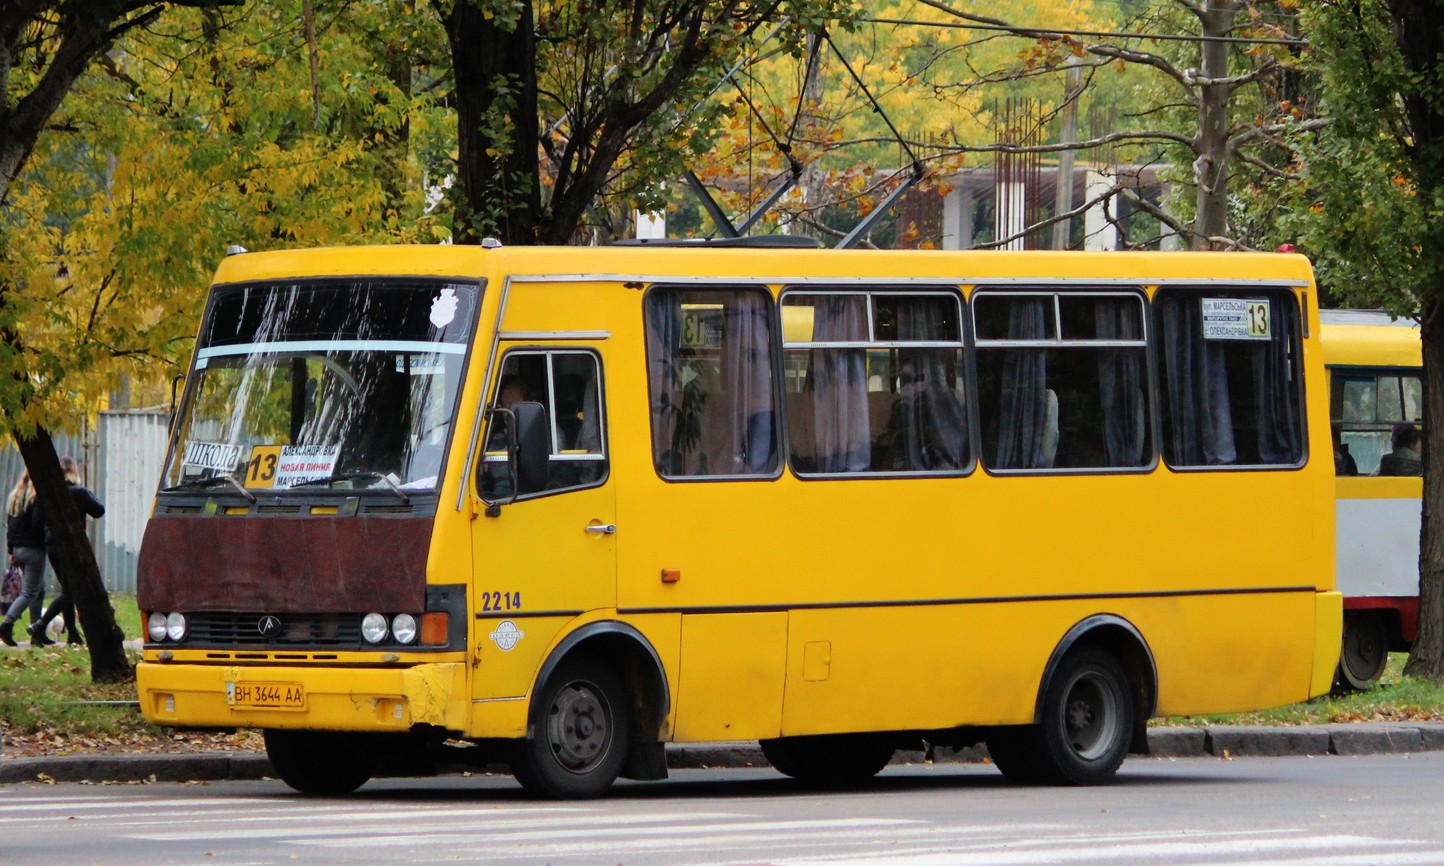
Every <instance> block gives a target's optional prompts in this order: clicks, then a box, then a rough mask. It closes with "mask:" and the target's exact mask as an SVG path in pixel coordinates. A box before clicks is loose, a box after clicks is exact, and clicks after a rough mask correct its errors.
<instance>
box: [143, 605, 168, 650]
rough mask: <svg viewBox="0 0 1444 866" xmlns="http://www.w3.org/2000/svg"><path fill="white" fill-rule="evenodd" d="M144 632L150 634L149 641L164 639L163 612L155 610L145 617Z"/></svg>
mask: <svg viewBox="0 0 1444 866" xmlns="http://www.w3.org/2000/svg"><path fill="white" fill-rule="evenodd" d="M145 633H146V634H147V635H150V640H151V643H160V642H161V641H163V640H165V614H163V613H161V612H160V611H156V612H155V613H152V614H151V615H150V616H148V617H146V618H145Z"/></svg>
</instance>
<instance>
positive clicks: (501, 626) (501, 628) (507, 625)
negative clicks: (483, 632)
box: [487, 619, 526, 652]
mask: <svg viewBox="0 0 1444 866" xmlns="http://www.w3.org/2000/svg"><path fill="white" fill-rule="evenodd" d="M487 637H489V638H491V639H492V640H493V641H495V642H496V648H497V649H499V650H501V651H502V652H510V651H511V650H512V649H513V648H515V647H516V644H517V641H520V640H521V639H522V638H524V637H526V632H524V631H522V630H521V629H519V628H517V627H516V623H514V622H512V621H511V620H509V619H504V620H502V621H501V622H499V623H497V624H496V631H494V632H492V633H491V634H489V635H487Z"/></svg>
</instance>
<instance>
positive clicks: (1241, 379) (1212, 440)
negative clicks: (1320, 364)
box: [1154, 289, 1304, 467]
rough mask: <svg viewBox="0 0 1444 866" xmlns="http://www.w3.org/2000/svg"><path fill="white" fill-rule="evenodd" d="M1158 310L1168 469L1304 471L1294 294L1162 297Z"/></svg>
mask: <svg viewBox="0 0 1444 866" xmlns="http://www.w3.org/2000/svg"><path fill="white" fill-rule="evenodd" d="M1154 309H1155V314H1156V320H1157V322H1158V333H1159V341H1158V344H1159V349H1160V352H1159V361H1160V364H1161V373H1162V382H1163V384H1164V388H1163V392H1164V393H1163V397H1164V400H1163V403H1164V405H1163V410H1164V411H1163V416H1164V422H1165V428H1164V429H1165V431H1166V435H1165V436H1164V457H1165V458H1166V459H1167V460H1168V462H1169V464H1170V465H1172V466H1199V467H1208V466H1230V465H1233V466H1258V465H1283V466H1287V465H1297V464H1299V463H1301V462H1302V461H1303V457H1304V444H1303V443H1304V419H1303V414H1302V412H1301V409H1300V405H1301V402H1302V395H1301V393H1300V391H1299V382H1300V381H1301V379H1302V374H1301V371H1300V369H1299V308H1298V302H1297V301H1296V300H1295V299H1294V297H1293V295H1291V294H1290V293H1288V292H1284V291H1260V292H1249V293H1247V294H1244V293H1236V292H1228V291H1218V292H1215V291H1198V290H1181V289H1163V290H1160V291H1159V293H1158V296H1157V298H1156V299H1155V302H1154ZM1235 316H1237V317H1238V318H1237V319H1236V320H1232V321H1231V319H1232V317H1235ZM1245 317H1247V319H1248V320H1249V321H1245Z"/></svg>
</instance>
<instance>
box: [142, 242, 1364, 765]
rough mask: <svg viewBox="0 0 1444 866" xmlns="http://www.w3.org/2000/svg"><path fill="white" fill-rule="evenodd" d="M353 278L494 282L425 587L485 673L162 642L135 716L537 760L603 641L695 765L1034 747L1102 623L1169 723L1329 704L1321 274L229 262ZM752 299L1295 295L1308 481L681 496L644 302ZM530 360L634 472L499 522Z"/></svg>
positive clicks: (354, 254) (797, 489)
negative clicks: (918, 292)
mask: <svg viewBox="0 0 1444 866" xmlns="http://www.w3.org/2000/svg"><path fill="white" fill-rule="evenodd" d="M339 275H378V276H383V275H437V276H446V277H452V278H457V279H469V280H484V281H485V290H484V294H483V297H482V304H481V310H480V314H479V322H478V328H477V333H476V337H475V340H474V344H473V346H472V348H471V358H470V361H469V367H468V372H467V378H466V380H465V382H464V384H463V389H462V393H461V395H460V398H459V399H460V409H459V411H458V414H457V417H456V421H455V427H456V430H455V432H454V435H453V439H452V443H451V446H450V457H449V460H448V467H449V468H448V471H447V475H446V477H445V478H444V479H443V481H442V485H441V489H440V500H439V503H438V505H437V514H436V518H435V525H434V529H433V533H432V538H431V545H430V554H429V561H428V566H427V581H428V583H430V584H463V585H465V586H466V587H467V591H468V594H469V604H470V606H471V607H470V610H469V615H470V617H471V622H470V623H468V635H469V638H468V639H469V644H468V647H467V649H466V653H465V657H464V658H461V659H457V658H448V659H446V660H445V661H442V662H431V663H428V662H426V661H421V660H419V659H417V658H413V657H412V656H409V655H408V656H406V657H405V658H403V660H402V661H401V662H400V663H398V664H399V666H397V667H384V666H381V667H349V666H345V665H350V664H353V663H354V662H356V661H357V660H358V659H360V658H367V659H370V658H372V657H373V656H374V655H375V654H374V653H373V654H370V655H367V654H346V653H342V654H341V657H340V658H338V659H336V660H335V661H332V662H321V661H314V662H312V663H308V664H294V665H284V666H278V667H268V666H263V665H258V666H255V667H250V666H246V665H244V664H243V663H241V662H239V661H233V662H232V661H228V662H222V663H205V662H204V661H203V660H202V659H201V658H200V657H199V656H198V655H196V656H192V655H190V654H180V653H178V654H177V655H176V656H175V657H174V659H173V660H171V661H166V662H162V661H160V656H159V654H158V652H157V650H156V649H155V648H148V649H147V650H146V651H145V659H144V661H143V663H142V664H141V666H140V670H139V691H140V696H141V707H142V710H143V711H144V713H145V715H146V717H147V718H148V719H151V720H152V721H156V722H159V723H163V724H177V725H190V726H207V725H209V726H221V727H231V726H237V725H241V726H256V727H263V728H265V727H311V728H319V729H337V730H340V729H346V730H376V731H401V730H406V729H407V728H408V727H409V726H410V725H412V724H423V723H424V724H428V725H436V726H439V727H442V728H445V729H447V730H450V731H454V732H457V733H459V734H461V735H465V736H471V737H488V738H489V737H520V736H524V735H525V734H526V729H527V719H528V713H529V708H530V701H531V700H532V699H533V698H534V697H535V694H536V690H537V688H538V686H539V685H540V683H539V682H538V677H539V676H540V675H541V673H542V671H543V670H544V669H545V667H546V666H547V665H548V663H549V662H552V661H554V660H555V658H556V657H557V654H558V653H559V652H560V651H561V648H562V647H563V646H564V645H568V640H569V637H571V636H573V635H576V634H579V633H581V631H582V630H584V629H588V628H595V627H597V626H598V625H599V624H606V623H619V624H623V625H625V626H626V627H628V628H630V629H634V630H635V631H636V632H637V633H639V634H641V635H642V637H643V639H644V640H645V641H646V642H647V644H648V646H649V647H650V649H651V650H652V651H654V652H655V654H656V657H657V659H658V660H659V661H660V664H661V669H662V674H663V677H664V681H665V686H666V694H667V699H668V704H667V707H666V718H665V720H664V723H663V726H662V730H661V738H662V739H666V740H670V741H677V742H701V741H710V740H730V739H755V738H766V737H773V736H779V735H801V734H817V733H829V732H839V731H868V730H921V729H930V728H948V727H952V726H958V725H989V724H1016V723H1026V722H1031V721H1033V720H1034V718H1035V714H1036V712H1037V698H1038V691H1039V687H1040V685H1041V684H1042V680H1043V677H1044V674H1045V670H1046V668H1047V665H1048V663H1049V659H1050V658H1051V657H1052V655H1053V653H1054V652H1055V650H1056V648H1057V647H1058V645H1059V642H1060V641H1062V640H1063V639H1064V638H1065V636H1066V635H1067V634H1068V633H1069V631H1070V629H1072V628H1073V627H1074V626H1076V625H1077V624H1078V623H1080V622H1082V621H1083V620H1085V619H1087V618H1089V617H1092V616H1097V615H1099V614H1108V615H1112V616H1114V617H1117V618H1119V619H1121V620H1123V621H1126V622H1127V623H1129V624H1131V625H1132V626H1133V627H1134V628H1135V629H1136V630H1137V632H1138V633H1139V634H1140V635H1141V636H1142V638H1143V640H1144V641H1145V643H1146V645H1147V649H1148V651H1149V652H1150V653H1151V655H1152V658H1153V660H1154V663H1155V665H1156V669H1157V674H1158V694H1157V701H1156V707H1155V708H1154V710H1155V713H1157V714H1191V713H1202V712H1229V711H1234V710H1248V709H1257V708H1262V707H1266V706H1273V705H1279V704H1285V703H1289V702H1294V701H1300V700H1304V699H1307V698H1309V697H1311V696H1315V695H1319V694H1322V693H1324V692H1326V691H1327V690H1328V688H1329V684H1330V681H1331V674H1332V670H1333V666H1334V665H1335V663H1336V661H1337V658H1338V651H1339V623H1340V616H1341V613H1340V602H1339V598H1338V594H1337V593H1335V592H1333V588H1334V574H1333V572H1334V561H1333V544H1334V523H1333V514H1334V509H1333V501H1334V495H1335V485H1334V480H1333V469H1332V465H1331V463H1330V461H1328V460H1327V459H1326V458H1327V455H1329V454H1330V453H1331V448H1330V443H1329V418H1328V396H1327V390H1326V389H1325V387H1324V378H1323V361H1322V357H1321V350H1320V344H1319V321H1318V313H1317V309H1316V306H1317V305H1316V296H1315V295H1314V289H1313V284H1312V276H1311V274H1310V271H1309V267H1308V264H1307V262H1306V261H1304V260H1303V259H1302V258H1301V257H1297V256H1288V255H1274V254H1266V255H1265V254H1258V255H1255V254H1221V253H1209V254H1189V253H1138V254H1132V253H1108V254H1099V255H1092V254H1077V253H1032V252H1030V253H1016V254H997V253H991V254H990V253H907V252H879V251H794V250H733V251H711V252H709V251H703V250H678V249H658V248H642V249H637V248H631V249H624V248H600V249H594V248H566V249H546V248H510V249H500V250H483V249H480V248H477V247H433V246H427V247H407V248H387V247H374V248H358V249H342V250H316V251H298V252H289V253H253V254H246V255H239V256H234V257H231V258H228V259H226V260H225V262H224V263H223V264H222V266H221V268H220V270H219V272H218V274H217V277H216V282H217V283H218V284H221V283H234V282H241V281H251V280H255V281H263V280H270V279H297V278H307V277H316V276H339ZM729 278H730V279H735V281H736V282H737V283H741V282H745V283H747V284H765V285H768V286H769V287H770V288H771V290H772V291H773V293H774V295H775V294H776V293H777V292H778V291H780V290H781V288H782V287H784V286H786V285H788V284H790V283H793V282H797V281H803V280H807V281H813V282H815V283H816V284H818V285H839V284H853V283H856V282H869V281H870V282H871V283H872V284H874V285H879V286H886V285H888V284H889V283H890V281H894V280H898V279H905V280H910V281H912V284H913V285H920V284H921V283H922V282H926V283H927V284H929V285H933V286H938V287H951V288H952V289H953V290H955V291H959V292H961V293H963V294H964V295H968V294H970V293H971V292H972V290H973V289H974V287H976V286H978V285H1011V284H1024V285H1026V284H1030V283H1031V282H1032V281H1037V282H1039V283H1044V284H1048V285H1052V284H1056V283H1058V282H1059V281H1062V280H1073V281H1077V283H1078V284H1081V285H1094V286H1096V285H1113V284H1118V285H1126V286H1131V287H1135V288H1140V289H1144V290H1146V291H1148V292H1149V293H1150V294H1151V293H1152V291H1153V290H1154V288H1155V287H1156V286H1157V285H1158V284H1159V283H1160V282H1164V281H1173V282H1180V283H1182V282H1189V281H1191V282H1190V284H1192V285H1207V284H1210V283H1216V284H1219V285H1221V286H1224V287H1225V288H1236V287H1239V286H1249V285H1256V284H1258V283H1260V282H1267V283H1271V284H1275V285H1278V284H1283V285H1290V286H1293V287H1295V288H1296V289H1297V290H1298V291H1299V292H1300V293H1301V296H1302V299H1303V303H1304V311H1305V315H1304V317H1303V323H1304V328H1305V336H1304V338H1303V341H1302V343H1303V359H1302V364H1303V369H1304V371H1305V373H1304V376H1305V385H1306V387H1305V388H1304V393H1305V401H1306V407H1305V414H1306V424H1307V429H1308V440H1307V443H1306V453H1307V454H1308V455H1309V461H1308V462H1307V463H1306V465H1305V466H1303V467H1302V468H1297V469H1294V468H1285V469H1278V470H1269V471H1242V472H1238V471H1218V472H1202V471H1199V472H1187V471H1185V472H1175V471H1173V470H1171V469H1169V468H1168V467H1166V466H1163V465H1158V466H1155V467H1153V468H1152V469H1151V470H1148V471H1143V472H1137V473H1107V474H1094V475H1064V474H1059V475H1050V476H1040V475H1008V476H1001V475H1000V476H994V475H990V474H989V473H988V472H986V471H985V470H983V469H982V468H980V467H975V468H974V469H973V471H972V472H971V473H970V474H969V475H967V476H966V477H923V478H879V477H865V478H857V479H848V480H805V479H800V478H798V477H796V476H794V475H792V474H791V472H790V470H788V469H786V468H785V467H784V469H783V470H782V472H781V475H780V477H777V478H775V479H767V480H746V481H731V480H707V481H695V482H693V481H667V480H663V479H662V478H660V477H659V476H658V473H657V471H656V468H655V466H654V464H653V457H652V449H651V430H650V401H649V395H648V383H647V373H646V369H647V367H646V346H645V337H644V331H643V328H644V323H643V316H642V300H641V299H642V297H643V296H644V294H645V289H646V288H647V287H648V286H650V285H651V284H654V283H655V284H667V283H668V282H669V281H673V282H677V283H687V282H690V281H700V280H719V279H729ZM829 280H831V281H834V282H832V283H829V282H828V281H829ZM503 296H505V307H504V308H503V306H502V304H503ZM498 330H499V331H500V332H501V333H500V334H498ZM494 341H495V342H496V343H497V348H498V352H497V353H495V354H494V353H493V351H492V346H493V342H494ZM528 347H530V348H537V349H556V348H567V349H576V348H582V349H585V350H587V351H594V352H596V353H598V356H599V357H600V358H601V361H602V363H601V367H602V377H603V381H604V389H605V400H606V409H605V412H606V419H607V423H606V438H607V456H608V460H609V466H610V469H609V475H608V478H607V479H606V481H605V482H604V483H603V484H601V485H599V486H598V487H596V488H591V489H585V490H578V491H570V492H565V493H560V494H556V495H552V496H543V497H538V498H534V499H527V500H522V501H518V502H515V503H512V504H509V505H505V506H502V508H501V509H500V515H499V516H497V517H488V516H484V515H483V511H484V508H485V506H484V505H483V504H482V503H481V502H480V500H479V498H478V496H477V494H476V491H475V488H474V484H473V483H472V482H473V470H474V466H463V463H464V462H465V457H466V456H467V454H468V453H472V451H470V450H469V449H476V446H475V443H476V442H477V441H479V439H480V436H481V434H480V431H478V430H477V425H478V424H479V423H481V422H480V418H481V412H480V407H481V406H482V405H483V403H484V401H485V400H486V399H488V397H489V396H490V394H491V393H492V392H493V391H494V389H495V386H496V381H495V379H496V370H497V368H498V366H499V363H500V360H499V354H500V353H501V352H505V351H506V350H508V349H525V348H528ZM1160 435H1161V434H1159V433H1158V432H1156V431H1155V433H1154V438H1155V448H1157V442H1156V440H1157V439H1158V437H1159V436H1160ZM476 450H479V449H476ZM1326 464H1328V465H1326ZM205 519H225V518H216V517H209V518H205ZM592 519H599V520H601V521H602V522H604V523H605V522H615V525H616V526H617V527H618V528H617V532H616V534H615V535H602V534H591V533H585V532H584V527H585V526H586V525H588V521H589V520H592ZM664 572H666V573H668V574H675V575H676V576H677V578H678V579H676V580H675V581H670V580H663V578H662V575H663V573H664ZM491 591H497V592H515V593H519V594H520V596H521V598H522V606H523V609H522V610H520V611H517V612H516V615H515V616H513V617H511V622H512V623H513V625H514V627H515V628H516V629H517V630H519V631H520V632H522V633H524V637H522V638H521V639H520V640H519V641H518V642H517V643H516V645H515V646H514V647H513V648H512V649H509V650H503V649H501V642H500V641H498V640H496V639H495V638H494V637H493V635H496V634H497V633H498V628H499V625H500V623H501V621H503V620H505V619H507V618H508V612H507V611H500V612H483V611H481V610H480V609H479V600H478V599H479V596H480V594H481V593H482V592H491ZM271 663H274V662H273V661H268V662H267V664H271ZM332 665H335V666H332ZM228 678H229V680H230V681H235V680H236V679H237V678H239V679H241V680H249V681H255V682H273V681H275V682H294V683H298V684H300V685H302V686H303V687H304V689H305V692H306V705H305V709H304V710H286V709H245V710H238V709H236V708H234V707H231V706H229V705H228V704H227V703H226V685H225V684H226V682H227V681H228ZM167 701H170V702H171V703H167ZM171 706H173V707H174V709H168V707H171ZM398 713H399V715H397V714H398Z"/></svg>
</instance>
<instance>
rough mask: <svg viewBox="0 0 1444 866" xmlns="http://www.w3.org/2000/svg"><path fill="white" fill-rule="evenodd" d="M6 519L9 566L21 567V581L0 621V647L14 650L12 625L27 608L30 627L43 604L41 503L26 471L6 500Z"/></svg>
mask: <svg viewBox="0 0 1444 866" xmlns="http://www.w3.org/2000/svg"><path fill="white" fill-rule="evenodd" d="M5 515H6V520H5V544H6V547H8V548H9V552H10V564H11V565H18V566H20V570H21V573H22V574H23V575H24V577H23V578H22V580H21V582H20V595H19V596H17V597H16V598H15V601H14V602H12V603H11V605H10V608H9V609H8V610H6V611H5V618H4V619H3V620H0V643H4V644H5V645H6V646H16V645H17V644H16V643H15V621H16V620H18V619H19V618H20V615H21V614H22V613H24V612H25V610H26V608H29V610H30V623H31V625H34V624H35V623H36V622H38V621H39V619H40V610H41V607H42V606H43V605H44V604H45V521H44V519H43V518H42V517H41V516H40V503H39V501H38V500H37V499H36V498H35V485H34V484H31V483H30V473H29V472H28V471H26V472H21V473H20V480H19V481H17V482H15V487H14V488H13V489H12V490H11V491H10V495H9V496H8V497H6V500H5Z"/></svg>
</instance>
